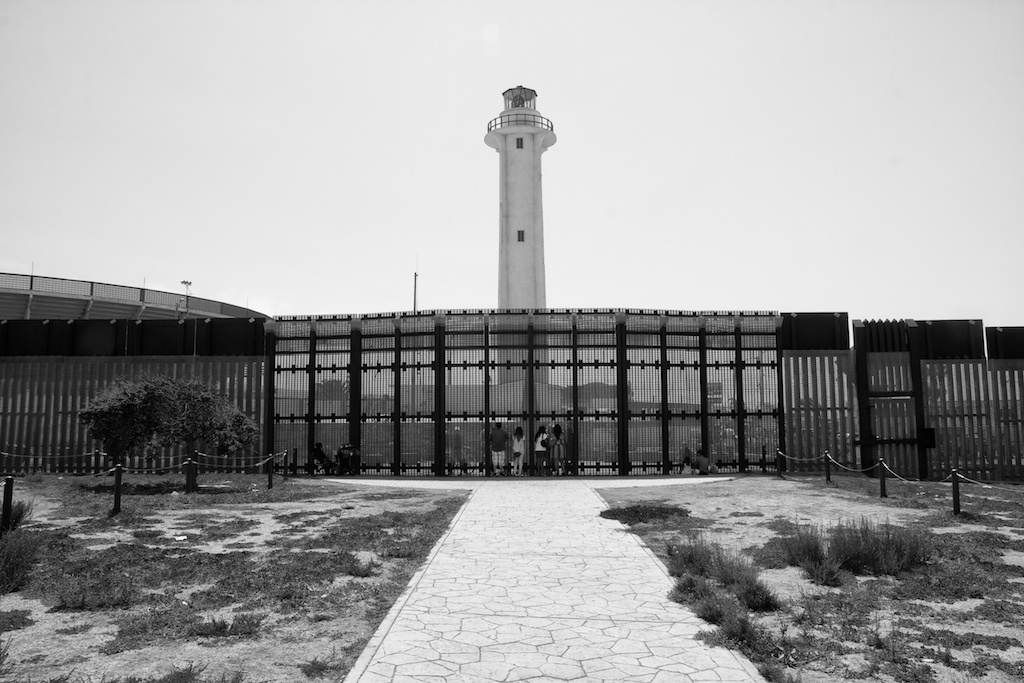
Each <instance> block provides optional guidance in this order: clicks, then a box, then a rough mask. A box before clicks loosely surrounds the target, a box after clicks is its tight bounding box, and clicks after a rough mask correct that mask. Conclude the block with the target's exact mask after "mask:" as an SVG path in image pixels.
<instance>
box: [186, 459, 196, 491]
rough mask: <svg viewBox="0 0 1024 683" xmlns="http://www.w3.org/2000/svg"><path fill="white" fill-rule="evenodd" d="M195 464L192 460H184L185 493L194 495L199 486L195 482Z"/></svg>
mask: <svg viewBox="0 0 1024 683" xmlns="http://www.w3.org/2000/svg"><path fill="white" fill-rule="evenodd" d="M197 464H198V463H196V462H194V461H193V460H192V458H187V459H186V460H185V493H195V492H196V491H198V490H199V484H198V483H197V481H196V469H197Z"/></svg>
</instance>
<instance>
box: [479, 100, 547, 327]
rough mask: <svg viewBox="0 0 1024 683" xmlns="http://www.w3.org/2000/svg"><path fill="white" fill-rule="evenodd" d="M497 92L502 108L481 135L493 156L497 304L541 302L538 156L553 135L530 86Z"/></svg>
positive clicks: (541, 305)
mask: <svg viewBox="0 0 1024 683" xmlns="http://www.w3.org/2000/svg"><path fill="white" fill-rule="evenodd" d="M502 94H503V95H504V97H505V111H503V112H501V116H499V117H498V118H496V119H494V120H493V121H491V122H490V123H488V124H487V137H485V138H484V142H486V143H487V144H488V145H489V146H490V147H493V148H494V149H495V150H497V152H498V156H499V176H498V177H499V181H498V183H499V188H498V189H499V198H500V204H499V214H498V308H546V307H547V301H546V296H545V289H544V210H543V206H542V203H541V173H540V156H541V155H542V154H543V153H544V151H545V150H546V149H547V148H548V147H550V146H551V145H553V144H555V142H556V140H557V138H556V137H555V129H554V126H553V125H552V124H551V121H549V120H548V119H546V118H544V117H543V116H541V115H540V112H538V111H537V110H536V108H535V107H534V102H535V101H536V99H537V92H536V91H535V90H531V89H530V88H524V87H523V86H521V85H520V86H516V87H515V88H509V89H508V90H506V91H505V92H504V93H502Z"/></svg>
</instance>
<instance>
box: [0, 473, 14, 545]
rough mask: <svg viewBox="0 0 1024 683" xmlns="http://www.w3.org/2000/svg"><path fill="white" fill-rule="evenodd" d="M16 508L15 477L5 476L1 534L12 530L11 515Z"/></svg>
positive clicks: (0, 518)
mask: <svg viewBox="0 0 1024 683" xmlns="http://www.w3.org/2000/svg"><path fill="white" fill-rule="evenodd" d="M13 509H14V477H4V503H3V513H2V514H0V535H3V533H4V532H5V531H10V526H11V516H12V514H13V512H12V511H13Z"/></svg>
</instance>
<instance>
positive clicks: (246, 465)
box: [0, 451, 288, 474]
mask: <svg viewBox="0 0 1024 683" xmlns="http://www.w3.org/2000/svg"><path fill="white" fill-rule="evenodd" d="M287 455H288V451H281V452H280V453H271V454H270V455H268V456H266V457H265V458H261V459H259V460H256V461H249V462H239V463H226V462H212V463H206V464H205V466H206V467H217V468H219V469H233V470H248V469H254V468H257V469H258V468H260V467H262V466H263V465H265V464H266V463H268V462H270V461H274V462H275V463H276V461H277V459H278V458H280V457H281V456H287ZM97 457H99V458H107V457H109V454H108V453H106V452H105V451H89V452H87V453H82V454H79V455H71V454H68V455H26V454H18V453H10V452H8V451H0V458H19V459H23V460H28V461H29V464H33V465H34V464H35V463H36V462H38V461H44V462H45V461H53V460H66V459H69V458H80V459H93V458H97ZM135 457H136V458H138V457H142V456H135ZM231 457H232V456H230V455H211V454H209V453H201V452H199V451H196V453H195V454H194V455H192V456H185V457H184V459H183V460H180V461H179V462H177V463H175V464H172V465H166V466H164V467H130V466H128V465H124V464H121V471H122V472H124V473H126V474H162V473H166V472H170V471H171V470H174V469H180V468H181V467H183V466H184V465H185V462H186V461H187V460H190V459H193V458H194V459H193V462H195V463H198V464H200V465H203V464H204V463H202V462H201V461H200V458H220V459H228V458H231ZM147 459H150V460H152V459H155V458H153V457H148V458H147ZM22 464H25V463H22ZM113 471H114V468H113V467H111V468H110V469H108V470H106V473H107V474H109V473H112V472H113ZM103 473H104V472H103V471H101V472H99V473H97V474H103ZM55 474H61V473H60V472H57V473H55Z"/></svg>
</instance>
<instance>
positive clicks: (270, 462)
mask: <svg viewBox="0 0 1024 683" xmlns="http://www.w3.org/2000/svg"><path fill="white" fill-rule="evenodd" d="M266 467H267V490H268V491H269V490H270V489H272V488H274V454H273V453H271V454H270V455H269V456H268V457H267V463H266Z"/></svg>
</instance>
